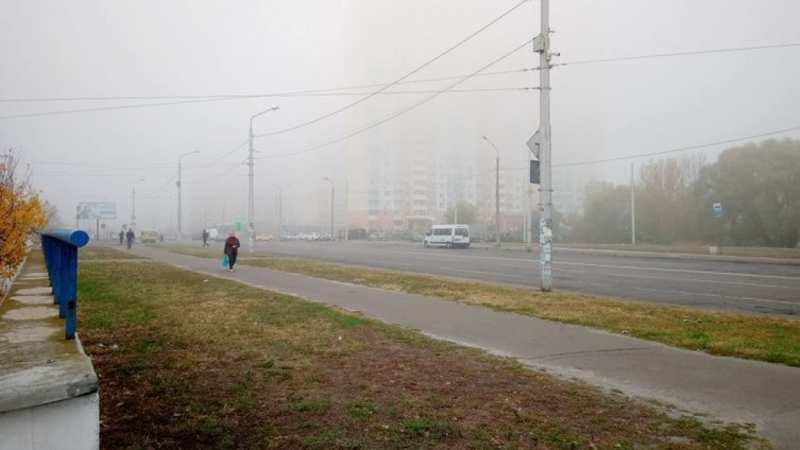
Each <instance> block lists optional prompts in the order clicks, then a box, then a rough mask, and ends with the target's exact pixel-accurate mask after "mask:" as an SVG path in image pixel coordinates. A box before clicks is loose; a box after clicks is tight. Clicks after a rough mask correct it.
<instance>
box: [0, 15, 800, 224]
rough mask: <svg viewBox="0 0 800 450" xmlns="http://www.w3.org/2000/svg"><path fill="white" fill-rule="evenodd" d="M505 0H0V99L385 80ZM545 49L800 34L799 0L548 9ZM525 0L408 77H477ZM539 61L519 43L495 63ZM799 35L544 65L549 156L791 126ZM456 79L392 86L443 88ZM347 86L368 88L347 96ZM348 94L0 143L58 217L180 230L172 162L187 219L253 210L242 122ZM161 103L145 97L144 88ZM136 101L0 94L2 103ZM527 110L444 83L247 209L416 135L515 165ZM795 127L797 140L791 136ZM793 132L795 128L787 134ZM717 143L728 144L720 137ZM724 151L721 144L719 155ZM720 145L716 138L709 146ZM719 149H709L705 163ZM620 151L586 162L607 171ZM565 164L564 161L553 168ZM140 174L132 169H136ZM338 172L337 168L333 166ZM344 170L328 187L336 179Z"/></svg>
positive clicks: (17, 129)
mask: <svg viewBox="0 0 800 450" xmlns="http://www.w3.org/2000/svg"><path fill="white" fill-rule="evenodd" d="M516 2H517V0H502V1H500V0H493V1H479V0H469V1H467V0H437V1H430V0H406V1H402V2H399V1H392V0H347V1H345V0H342V1H334V0H317V1H311V0H307V1H291V2H290V1H235V2H210V1H183V2H179V1H139V2H124V1H99V0H98V1H75V2H64V1H31V0H24V1H23V0H19V1H13V0H0V55H2V64H0V97H2V98H13V97H62V96H64V97H79V96H179V95H187V96H191V95H215V94H252V93H269V92H282V91H296V90H306V89H320V88H332V87H340V86H350V85H360V84H368V83H381V82H389V81H392V80H394V79H396V78H398V77H400V76H401V75H403V74H405V73H406V72H408V71H409V70H411V69H412V68H414V67H416V66H417V65H419V64H421V63H422V62H424V61H426V60H427V59H429V58H431V57H433V56H435V55H436V54H438V53H439V52H441V51H443V50H445V49H446V48H448V47H449V46H451V45H452V44H454V43H455V42H457V41H459V40H460V39H462V38H463V37H465V36H466V35H468V34H469V33H471V32H473V31H474V30H476V29H477V28H479V27H480V26H482V25H484V24H485V23H487V22H489V21H490V20H491V19H493V18H494V17H496V16H497V15H499V14H500V13H501V12H503V11H504V10H506V9H508V8H509V7H511V6H512V5H514V4H515V3H516ZM552 3H553V4H552V6H551V7H552V18H551V26H552V27H553V29H554V30H555V31H556V33H555V34H554V36H553V50H554V51H555V52H559V53H560V54H561V56H560V57H559V58H556V60H555V62H556V63H558V62H569V61H580V60H586V59H596V58H606V57H617V56H627V55H642V54H652V53H667V52H675V51H686V50H701V49H713V48H725V47H740V46H755V45H764V44H776V43H795V42H800V27H798V26H797V18H798V17H800V4H798V2H797V0H765V1H762V2H754V1H752V0H747V1H745V0H677V1H664V0H564V1H553V2H552ZM538 28H539V3H538V2H536V1H532V2H529V3H528V4H526V5H524V6H523V7H521V8H520V9H518V10H517V11H515V12H514V13H512V14H511V15H510V16H508V17H506V18H505V19H503V20H502V21H501V22H499V23H498V24H496V25H495V26H493V27H492V28H490V29H488V30H487V31H486V32H484V33H482V34H481V35H479V36H478V37H477V38H475V39H474V40H472V41H470V42H469V43H468V44H466V45H464V46H463V47H461V48H459V49H458V50H456V51H455V52H453V53H452V54H450V55H448V56H447V57H445V58H443V59H442V60H440V61H438V62H437V63H435V64H434V65H432V66H431V67H429V68H427V69H426V70H424V71H422V72H421V73H419V74H417V75H416V76H415V78H428V77H440V76H449V75H460V74H465V73H469V72H472V71H474V70H476V69H477V68H479V67H480V66H482V65H484V64H486V63H488V62H489V61H491V60H493V59H495V58H497V57H499V56H500V55H502V54H504V53H505V52H507V51H509V50H510V49H512V48H513V47H516V46H517V45H519V44H520V43H522V42H523V41H524V40H526V39H528V38H531V37H533V36H534V35H535V34H537V33H538ZM536 65H538V57H537V55H536V54H535V53H533V52H532V51H531V49H530V48H526V49H524V50H522V51H520V52H517V53H516V54H515V55H513V56H512V57H510V58H508V59H506V60H505V61H503V62H501V63H500V64H498V65H497V66H496V67H493V68H492V69H489V70H512V69H520V68H525V67H534V66H536ZM798 73H800V48H789V49H775V50H764V51H757V52H744V53H724V54H713V55H702V56H688V57H678V58H660V59H654V60H646V61H630V62H616V63H608V64H591V65H589V64H587V65H574V66H569V65H568V66H565V67H559V68H556V69H554V71H553V73H552V83H553V92H552V102H553V118H552V120H553V159H554V162H555V163H556V164H558V163H568V162H573V161H582V160H587V159H597V158H603V157H610V156H623V155H630V154H635V153H642V152H648V151H659V150H666V149H670V148H674V147H679V146H684V145H692V144H700V143H704V142H710V141H716V140H722V139H728V138H733V137H738V136H744V135H749V134H756V133H761V132H765V131H770V130H774V129H779V128H785V127H791V126H797V125H800V87H798V83H797V81H796V78H797V76H796V75H797V74H798ZM448 83H449V82H436V83H426V84H413V85H408V86H404V87H398V89H399V90H404V89H440V88H443V87H444V86H446V85H447V84H448ZM537 84H538V77H537V75H536V73H535V72H525V73H515V74H509V75H498V76H491V77H480V78H477V79H474V80H471V81H468V82H466V83H465V84H464V85H462V86H460V87H459V88H493V87H523V86H535V85H537ZM351 92H369V89H355V90H352V91H351ZM422 97H423V96H417V95H395V96H380V97H378V98H376V99H372V100H370V101H368V102H366V103H364V104H362V105H359V106H358V107H356V108H353V109H351V110H349V111H347V112H345V113H343V114H340V115H338V116H336V117H334V118H331V119H328V120H325V121H323V122H321V123H319V124H316V125H314V126H311V127H307V128H303V129H301V130H297V131H294V132H290V133H286V134H282V135H279V136H274V137H268V138H263V139H259V140H257V143H256V148H257V149H259V151H260V152H259V154H258V155H257V156H259V157H263V156H269V155H270V154H280V153H285V152H291V151H295V150H300V149H303V148H306V147H309V146H312V145H315V144H318V143H320V142H323V141H326V140H329V139H332V138H336V137H339V136H341V135H344V134H346V133H348V132H349V131H351V130H354V129H357V128H359V127H361V126H363V125H365V124H368V123H371V122H373V121H375V120H378V119H380V118H382V117H384V116H386V115H389V114H391V113H393V112H394V111H397V110H398V109H401V108H403V107H405V106H407V105H409V104H411V103H413V102H415V101H418V100H420V99H421V98H422ZM355 98H357V97H304V98H261V99H240V100H229V101H221V102H209V103H195V104H184V105H174V106H163V107H152V108H143V109H126V110H117V111H103V112H89V113H82V114H68V115H53V116H46V117H31V118H17V119H5V120H3V119H0V147H1V148H3V149H7V148H10V147H14V148H16V149H17V150H18V152H20V153H21V154H22V156H23V157H24V159H25V161H26V162H30V163H31V164H32V169H33V174H34V177H33V181H34V183H35V184H36V187H37V188H38V189H40V190H41V191H42V195H43V197H44V198H46V199H47V200H50V201H51V202H54V203H55V204H56V205H57V207H58V208H59V210H60V212H61V216H62V219H64V221H65V222H67V223H68V224H69V223H72V221H71V217H72V214H73V213H72V212H73V211H74V208H75V204H76V203H77V202H78V201H99V200H107V201H114V202H116V203H117V208H118V214H119V215H120V216H121V218H120V220H119V221H118V222H119V223H125V222H126V218H127V217H129V215H130V194H131V189H132V188H133V186H134V184H135V185H136V189H137V192H138V193H139V195H138V197H137V216H138V218H139V220H138V222H139V223H140V224H142V225H143V226H147V227H150V226H151V225H157V226H168V225H169V224H170V223H174V221H175V218H174V206H175V202H176V200H175V198H176V196H175V185H174V182H173V179H174V177H175V174H176V166H177V156H178V155H179V154H181V153H185V152H188V151H192V150H195V149H197V150H199V151H200V152H201V153H200V154H198V155H192V156H189V157H187V158H186V159H185V160H184V162H185V169H186V170H185V171H184V181H185V183H184V187H185V189H184V205H185V211H186V214H185V216H184V221H185V223H189V222H190V220H191V221H194V223H195V224H197V222H198V221H199V220H201V218H202V214H203V210H206V215H208V216H211V217H210V218H211V219H214V218H215V217H216V216H219V215H220V207H221V204H222V202H221V201H222V200H223V199H224V200H225V201H226V202H227V205H226V210H227V211H226V214H227V215H228V216H229V217H232V216H234V215H239V216H244V215H246V196H247V190H246V186H247V178H246V176H245V175H246V173H247V170H246V167H245V166H243V165H239V164H238V163H240V162H241V161H243V160H244V158H245V156H246V147H242V148H241V149H239V150H238V151H236V152H234V153H233V154H231V155H230V156H228V157H227V158H225V159H224V160H222V161H220V162H216V163H215V164H213V165H212V166H211V167H204V166H208V164H209V163H211V162H214V161H216V160H217V159H218V158H219V157H220V156H221V155H223V154H225V153H227V152H228V151H230V150H232V149H233V148H234V147H235V146H237V145H238V144H241V143H242V142H243V141H244V140H245V139H246V138H247V127H248V119H249V116H250V115H251V114H253V113H255V112H258V111H260V110H263V109H266V108H268V107H270V106H273V105H279V106H280V110H279V111H277V112H274V113H269V114H268V115H265V116H262V117H260V118H259V119H257V120H256V132H257V133H259V132H262V133H263V132H268V131H271V130H275V129H280V128H283V127H287V126H291V125H294V124H297V123H300V122H303V121H306V120H309V119H311V118H314V117H316V116H317V115H320V114H324V113H327V112H329V111H332V110H334V109H337V108H338V107H341V106H343V105H344V104H346V103H348V102H350V101H353V100H354V99H355ZM153 102H156V101H153ZM137 103H147V102H146V101H140V100H119V101H114V102H99V101H82V102H44V103H0V116H6V115H10V114H21V113H29V112H39V111H54V110H62V109H78V108H91V107H98V106H108V105H130V104H137ZM537 123H538V94H537V93H536V92H492V93H468V94H467V93H463V94H459V93H453V94H445V95H442V96H440V97H439V98H437V99H435V100H433V101H432V102H430V103H428V104H426V105H424V106H422V107H420V108H419V109H416V110H414V111H413V112H411V113H409V114H407V115H405V116H403V117H401V118H398V119H396V120H394V121H392V122H389V123H387V124H385V125H383V126H381V127H379V128H376V129H374V130H372V131H370V132H368V133H365V134H362V135H360V136H358V137H355V138H353V139H350V140H348V141H346V142H344V143H342V144H337V145H333V146H330V147H327V148H325V149H324V150H320V151H317V152H313V153H310V154H307V155H305V156H303V157H295V158H280V159H263V160H258V161H257V164H256V176H257V179H256V180H257V181H256V191H257V193H256V201H257V213H256V218H257V219H258V220H261V219H263V218H264V217H265V216H267V215H269V214H271V213H272V209H271V204H272V200H273V199H274V196H275V194H274V192H275V188H274V186H273V185H274V184H279V185H282V186H284V190H285V192H287V196H288V197H289V199H288V200H285V201H286V202H289V201H293V202H295V203H299V202H302V201H304V199H308V198H309V197H308V195H310V193H313V192H314V191H315V190H319V189H325V185H324V183H323V182H322V181H321V177H323V176H331V177H332V178H334V179H336V175H337V173H338V174H340V173H341V171H342V158H341V155H342V152H344V151H346V150H347V149H348V148H363V147H366V148H370V149H371V148H380V147H384V148H389V147H392V146H403V145H407V144H408V143H409V142H415V141H416V142H418V141H419V140H420V139H421V140H422V141H424V142H427V143H428V144H426V145H430V146H431V147H432V148H435V151H441V152H453V153H455V154H462V153H463V154H469V153H474V152H478V151H490V149H486V148H484V147H485V143H484V142H483V141H481V140H480V136H481V135H483V134H486V135H489V136H491V137H492V139H493V140H494V141H495V142H496V143H497V145H498V146H499V147H500V148H501V150H502V152H503V153H502V157H503V160H504V161H505V162H506V163H504V164H503V166H505V167H512V166H520V165H522V164H523V161H524V160H523V158H524V157H525V147H524V143H525V141H526V140H527V138H528V137H529V136H530V135H531V134H532V133H533V131H535V129H536V127H537ZM798 134H799V133H795V135H798ZM788 136H791V135H788ZM720 149H721V148H720ZM718 150H719V149H718ZM715 151H716V150H715ZM715 151H711V152H709V153H708V154H709V156H713V155H714V154H715ZM628 164H629V163H628V162H625V163H619V164H605V165H599V166H597V167H595V168H594V170H595V171H596V172H597V173H598V174H600V176H602V177H607V178H610V179H619V178H622V177H624V175H625V174H626V173H627V172H626V168H627V165H628ZM556 176H558V171H556ZM142 178H143V179H144V181H139V180H141V179H142ZM340 178H341V177H340ZM337 182H341V180H337Z"/></svg>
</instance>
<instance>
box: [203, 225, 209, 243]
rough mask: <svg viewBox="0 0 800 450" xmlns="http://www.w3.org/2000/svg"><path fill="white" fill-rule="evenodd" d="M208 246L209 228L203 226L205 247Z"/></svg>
mask: <svg viewBox="0 0 800 450" xmlns="http://www.w3.org/2000/svg"><path fill="white" fill-rule="evenodd" d="M205 247H208V230H206V229H205V228H203V248H205Z"/></svg>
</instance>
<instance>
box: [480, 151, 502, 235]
mask: <svg viewBox="0 0 800 450" xmlns="http://www.w3.org/2000/svg"><path fill="white" fill-rule="evenodd" d="M483 140H484V141H486V142H487V143H489V145H491V146H492V148H493V149H494V151H495V155H496V156H495V171H496V173H495V177H494V182H495V185H494V234H495V241H496V242H495V245H496V246H497V247H500V149H499V148H497V146H496V145H495V144H494V141H492V140H491V139H489V137H488V136H483Z"/></svg>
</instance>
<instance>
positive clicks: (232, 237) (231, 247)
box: [225, 231, 241, 272]
mask: <svg viewBox="0 0 800 450" xmlns="http://www.w3.org/2000/svg"><path fill="white" fill-rule="evenodd" d="M240 246H241V244H240V243H239V238H237V237H236V232H235V231H231V234H229V235H228V238H227V239H225V255H226V256H227V257H228V271H229V272H233V265H234V264H236V256H237V255H238V254H239V247H240Z"/></svg>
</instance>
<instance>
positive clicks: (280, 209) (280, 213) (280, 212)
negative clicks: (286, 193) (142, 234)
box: [275, 184, 283, 240]
mask: <svg viewBox="0 0 800 450" xmlns="http://www.w3.org/2000/svg"><path fill="white" fill-rule="evenodd" d="M275 187H276V188H278V237H277V239H278V240H281V236H282V235H283V188H282V187H280V186H279V185H277V184H276V185H275Z"/></svg>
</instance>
